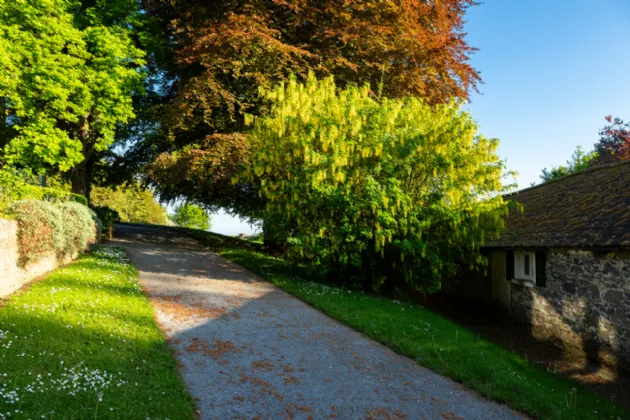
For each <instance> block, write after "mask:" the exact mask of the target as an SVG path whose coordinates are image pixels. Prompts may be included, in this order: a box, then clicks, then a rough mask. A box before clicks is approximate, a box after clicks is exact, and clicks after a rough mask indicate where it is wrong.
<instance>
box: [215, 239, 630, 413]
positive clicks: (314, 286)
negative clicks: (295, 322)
mask: <svg viewBox="0 0 630 420" xmlns="http://www.w3.org/2000/svg"><path fill="white" fill-rule="evenodd" d="M204 236H205V241H204V242H205V243H206V244H207V245H208V246H209V247H210V248H211V249H213V250H214V251H216V252H218V253H220V254H221V255H222V256H224V257H226V258H227V259H229V260H230V261H233V262H235V263H237V264H240V265H242V266H244V267H245V268H247V269H248V270H250V271H252V272H254V273H256V274H258V275H259V276H261V277H263V278H264V279H265V280H267V281H270V282H271V283H273V284H275V285H276V286H278V287H280V288H282V289H284V290H285V291H287V292H288V293H291V294H292V295H294V296H296V297H298V298H299V299H301V300H303V301H304V302H306V303H308V304H309V305H311V306H313V307H314V308H316V309H318V310H320V311H322V312H324V313H325V314H327V315H329V316H330V317H332V318H334V319H336V320H338V321H339V322H342V323H344V324H346V325H348V326H349V327H351V328H353V329H355V330H356V331H359V332H361V333H362V334H364V335H366V336H368V337H370V338H372V339H374V340H376V341H378V342H379V343H382V344H384V345H386V346H388V347H389V348H391V349H392V350H394V351H396V352H398V353H401V354H403V355H405V356H407V357H409V358H411V359H413V360H415V361H417V362H418V363H419V364H421V365H423V366H426V367H428V368H429V369H431V370H433V371H435V372H437V373H439V374H441V375H444V376H447V377H449V378H451V379H453V380H455V381H457V382H458V383H461V384H463V385H464V386H467V387H470V388H472V389H474V390H476V391H477V392H479V393H480V394H481V395H483V396H485V397H488V398H490V399H492V400H495V401H498V402H500V403H504V404H506V405H508V406H509V407H512V408H513V409H516V410H519V411H521V412H524V413H526V414H528V415H530V416H531V417H533V418H540V419H563V420H564V419H592V420H599V419H613V420H614V419H617V420H619V419H622V418H623V419H625V418H628V414H629V413H627V412H625V411H624V410H623V409H622V408H621V407H618V406H616V405H615V404H613V403H612V402H611V401H610V400H608V399H607V398H602V396H600V395H597V394H595V393H594V392H593V391H592V390H590V389H588V388H586V387H584V386H583V385H580V384H578V383H576V382H574V381H572V380H570V379H569V378H566V377H563V376H560V375H558V374H556V373H555V372H554V371H548V370H544V369H541V368H540V367H539V366H538V365H537V364H536V363H534V362H531V361H529V360H527V359H526V358H524V357H521V356H520V355H518V354H516V353H514V352H512V351H510V350H508V349H506V348H504V347H503V346H500V345H498V344H497V343H495V342H493V341H491V340H488V339H486V338H484V337H480V336H478V335H477V334H475V333H474V332H472V331H470V330H469V329H467V328H465V327H463V326H461V325H459V324H457V323H455V322H453V321H451V320H449V319H446V318H444V317H442V316H440V315H439V314H436V313H434V312H432V311H430V310H428V309H426V308H425V307H423V306H417V305H409V304H404V303H401V302H399V301H397V300H390V299H387V298H383V297H381V296H375V295H373V294H364V293H357V292H356V291H353V290H348V289H346V288H341V287H335V286H334V285H331V284H322V283H321V282H320V281H321V280H322V279H318V278H313V276H312V274H310V273H308V272H307V271H308V270H305V269H304V268H302V267H298V266H295V265H294V264H291V263H289V262H287V261H286V260H283V259H280V258H274V257H270V256H269V255H265V254H262V253H260V252H257V250H255V249H252V248H251V246H250V245H249V244H248V243H247V242H244V241H234V240H233V241H228V240H226V238H224V237H222V236H220V235H216V234H213V233H205V234H204ZM473 354H474V355H475V357H471V355H473ZM541 390H542V391H544V392H541ZM445 417H446V416H445Z"/></svg>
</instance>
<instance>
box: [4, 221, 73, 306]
mask: <svg viewBox="0 0 630 420" xmlns="http://www.w3.org/2000/svg"><path fill="white" fill-rule="evenodd" d="M74 257H76V255H75V256H73V258H74ZM73 258H68V259H66V260H65V261H59V260H58V259H57V258H56V256H55V255H53V254H51V255H46V256H44V257H43V258H40V259H39V260H37V261H35V262H33V263H31V264H29V265H27V266H26V267H20V266H19V265H18V259H19V251H18V243H17V222H16V221H14V220H4V219H0V297H1V296H7V295H9V294H11V293H13V292H15V291H16V290H18V289H19V288H20V287H22V286H23V285H24V284H26V283H28V282H29V281H31V280H33V279H35V278H37V277H39V276H42V275H44V274H46V273H47V272H49V271H52V270H54V269H55V268H57V267H59V266H60V265H61V264H65V263H68V262H70V261H72V259H73Z"/></svg>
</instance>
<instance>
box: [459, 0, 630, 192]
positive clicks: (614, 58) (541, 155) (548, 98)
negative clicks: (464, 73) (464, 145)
mask: <svg viewBox="0 0 630 420" xmlns="http://www.w3.org/2000/svg"><path fill="white" fill-rule="evenodd" d="M467 20H468V23H467V25H466V32H467V33H468V36H467V40H468V42H469V44H470V45H472V46H474V47H476V48H479V51H477V52H476V53H475V55H474V56H473V57H472V64H473V66H474V67H475V68H476V69H477V70H479V71H480V72H481V77H482V78H483V81H484V84H482V85H480V86H479V90H480V93H479V94H473V95H472V98H471V99H472V102H471V104H470V105H468V107H467V108H468V109H469V110H470V112H471V114H472V116H473V118H475V119H476V120H477V122H478V123H479V125H480V131H481V133H482V134H483V135H485V136H486V137H496V138H499V139H500V140H501V148H500V151H499V153H500V155H501V156H502V157H503V158H504V159H506V160H507V166H508V168H509V169H511V170H515V171H517V172H519V174H520V175H519V178H518V183H519V187H520V188H524V187H528V186H529V185H530V183H532V182H539V181H540V180H539V175H540V173H541V171H542V169H543V168H545V167H547V168H549V167H551V166H552V165H559V164H563V163H565V161H566V160H567V159H569V158H570V156H571V154H572V153H573V151H574V150H575V147H576V146H577V145H582V146H584V147H585V148H586V149H587V150H591V149H592V147H593V144H594V143H595V142H596V141H597V138H598V135H597V132H598V130H599V129H600V128H602V127H603V126H604V125H605V124H606V121H604V117H605V116H606V115H609V114H612V115H613V116H618V117H620V118H623V119H630V1H629V0H526V1H515V0H487V1H484V2H483V3H482V4H480V5H479V6H476V7H472V8H470V9H469V12H468V15H467Z"/></svg>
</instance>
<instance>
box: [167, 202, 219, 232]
mask: <svg viewBox="0 0 630 420" xmlns="http://www.w3.org/2000/svg"><path fill="white" fill-rule="evenodd" d="M171 219H172V220H173V222H174V223H175V224H176V225H177V226H181V227H187V228H191V229H199V230H208V229H210V216H208V213H207V212H206V211H205V210H204V209H203V208H201V207H199V206H196V205H194V204H192V203H184V204H181V205H179V206H177V207H176V208H175V213H174V214H173V217H172V218H171Z"/></svg>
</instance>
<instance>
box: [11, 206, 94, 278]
mask: <svg viewBox="0 0 630 420" xmlns="http://www.w3.org/2000/svg"><path fill="white" fill-rule="evenodd" d="M8 214H9V215H10V216H11V217H12V218H14V219H15V220H17V222H18V246H19V252H20V265H22V266H24V265H26V264H28V263H30V262H33V261H36V260H38V259H40V258H41V257H43V256H44V255H46V254H50V253H54V254H56V255H57V256H58V257H61V258H63V257H67V256H69V255H72V254H74V253H75V252H80V251H84V250H85V249H86V248H87V247H88V245H89V244H90V243H91V242H94V240H95V239H96V238H97V237H98V235H100V229H101V222H100V220H99V219H98V216H97V215H96V213H94V212H93V211H91V210H90V209H89V208H88V207H86V206H84V205H82V204H79V203H76V202H67V203H57V204H55V203H50V202H48V201H42V200H21V201H16V202H14V203H12V204H11V205H10V206H9V208H8Z"/></svg>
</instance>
